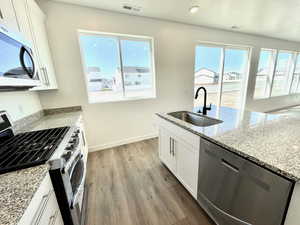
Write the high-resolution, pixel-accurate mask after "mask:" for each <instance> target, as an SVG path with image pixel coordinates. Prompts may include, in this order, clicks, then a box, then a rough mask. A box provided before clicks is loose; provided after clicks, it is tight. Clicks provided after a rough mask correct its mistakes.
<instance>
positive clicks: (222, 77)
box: [193, 41, 252, 108]
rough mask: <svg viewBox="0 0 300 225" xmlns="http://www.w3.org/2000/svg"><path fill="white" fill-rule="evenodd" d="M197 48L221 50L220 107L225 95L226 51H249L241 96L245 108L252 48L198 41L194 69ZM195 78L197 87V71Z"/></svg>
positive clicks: (241, 104) (195, 47)
mask: <svg viewBox="0 0 300 225" xmlns="http://www.w3.org/2000/svg"><path fill="white" fill-rule="evenodd" d="M197 46H204V47H211V48H221V57H220V70H219V73H220V77H219V81H218V105H217V107H220V106H221V104H222V94H223V86H224V82H223V81H224V70H225V55H226V49H233V50H244V51H247V53H248V54H247V65H246V68H245V77H244V79H243V80H242V81H241V96H240V100H241V101H240V108H244V107H245V104H246V96H247V85H248V79H249V74H250V73H249V70H250V63H251V55H252V47H251V46H247V45H239V44H236V45H235V44H225V43H216V42H207V41H197V42H196V44H195V46H194V68H195V64H196V61H195V60H196V49H197ZM193 76H194V77H193V78H194V85H195V71H194V74H193Z"/></svg>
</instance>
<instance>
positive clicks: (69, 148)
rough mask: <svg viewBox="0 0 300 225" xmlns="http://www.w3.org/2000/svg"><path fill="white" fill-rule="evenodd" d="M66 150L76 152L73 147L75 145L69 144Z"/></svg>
mask: <svg viewBox="0 0 300 225" xmlns="http://www.w3.org/2000/svg"><path fill="white" fill-rule="evenodd" d="M66 150H68V151H70V150H71V151H72V150H74V145H73V144H69V145H68V146H67V147H66Z"/></svg>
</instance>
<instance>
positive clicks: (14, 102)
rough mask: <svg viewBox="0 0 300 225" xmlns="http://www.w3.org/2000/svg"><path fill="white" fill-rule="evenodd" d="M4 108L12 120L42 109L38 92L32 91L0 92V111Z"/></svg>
mask: <svg viewBox="0 0 300 225" xmlns="http://www.w3.org/2000/svg"><path fill="white" fill-rule="evenodd" d="M1 110H5V111H7V113H8V114H9V116H10V118H11V119H12V121H17V120H20V119H22V118H24V117H26V116H29V115H31V114H34V113H37V112H39V111H41V110H42V106H41V103H40V99H39V97H38V94H37V93H36V92H33V91H11V92H1V93H0V111H1Z"/></svg>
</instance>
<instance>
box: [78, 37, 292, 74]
mask: <svg viewBox="0 0 300 225" xmlns="http://www.w3.org/2000/svg"><path fill="white" fill-rule="evenodd" d="M80 42H81V46H82V49H83V54H84V58H85V62H86V64H87V67H90V66H93V67H94V66H96V67H99V68H100V70H101V74H102V75H103V76H104V77H107V78H109V77H113V76H114V75H115V73H116V71H117V68H119V67H120V56H119V49H118V43H119V41H118V39H117V38H114V37H105V36H102V37H101V36H95V35H81V37H80ZM120 43H121V52H122V61H123V66H138V67H147V68H149V67H150V63H151V52H150V43H149V42H147V41H132V40H121V41H120ZM221 51H222V49H221V48H218V47H205V46H200V45H199V46H197V47H196V57H195V71H197V70H199V69H200V68H203V67H205V68H208V69H210V70H213V71H215V72H219V70H220V61H221ZM271 54H272V53H271V51H262V52H261V55H260V60H259V69H261V68H265V67H267V66H268V60H269V58H270V56H271ZM290 55H291V54H290V53H283V52H282V53H279V55H278V68H280V70H282V69H284V68H285V67H286V65H287V61H288V59H289V57H290ZM247 63H248V51H247V50H242V49H229V48H227V49H225V62H224V71H225V72H231V71H235V72H239V73H243V72H244V70H245V69H246V66H247Z"/></svg>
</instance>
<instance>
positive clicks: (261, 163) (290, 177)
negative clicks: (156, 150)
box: [156, 113, 300, 182]
mask: <svg viewBox="0 0 300 225" xmlns="http://www.w3.org/2000/svg"><path fill="white" fill-rule="evenodd" d="M156 115H157V116H159V117H160V118H162V119H165V120H167V121H169V122H171V123H173V124H175V125H177V126H179V127H181V128H183V129H185V130H187V131H189V132H191V133H193V134H195V135H198V136H200V137H203V138H205V139H208V140H209V141H212V142H213V143H215V144H218V145H220V146H222V147H224V148H225V149H226V150H228V151H230V152H232V153H235V154H237V155H239V156H241V157H243V158H245V159H247V160H249V161H251V162H253V163H255V164H258V165H259V166H262V167H264V168H266V169H269V170H271V171H272V172H274V173H276V174H278V175H281V176H283V177H285V178H286V179H288V180H291V181H292V182H299V181H300V177H297V176H294V175H293V174H291V173H288V172H286V171H284V170H281V169H279V168H277V167H276V166H273V165H270V164H269V163H266V162H264V161H262V160H260V159H258V158H256V157H253V156H250V155H248V154H246V153H244V152H242V151H240V150H238V149H236V148H232V147H230V146H228V145H226V144H224V143H222V142H220V141H218V140H215V139H214V138H212V137H209V136H207V135H205V134H203V133H201V132H198V131H195V130H194V129H192V128H190V127H188V126H185V125H184V122H182V123H179V122H177V121H176V118H174V119H173V118H170V116H168V115H167V113H156Z"/></svg>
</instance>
